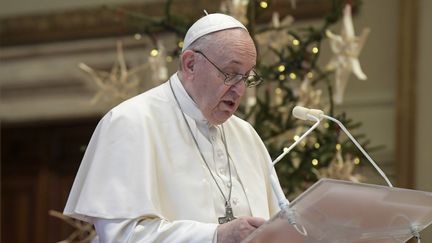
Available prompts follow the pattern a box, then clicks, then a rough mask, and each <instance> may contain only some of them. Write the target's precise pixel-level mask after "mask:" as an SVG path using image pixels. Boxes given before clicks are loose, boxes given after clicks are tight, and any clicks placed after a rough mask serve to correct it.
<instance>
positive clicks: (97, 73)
mask: <svg viewBox="0 0 432 243" xmlns="http://www.w3.org/2000/svg"><path fill="white" fill-rule="evenodd" d="M146 66H147V65H146V64H144V65H140V66H137V67H135V68H132V69H131V70H128V69H127V66H126V61H125V58H124V54H123V47H122V43H121V42H120V41H118V42H117V60H116V62H115V63H114V65H113V66H112V68H111V71H110V72H106V71H102V70H94V69H93V68H91V67H89V66H88V65H87V64H85V63H79V64H78V67H79V68H80V69H81V70H83V71H84V72H86V73H87V74H89V75H90V78H91V79H92V80H93V81H94V83H95V84H96V86H97V88H98V91H97V92H96V94H95V95H94V97H93V99H92V100H91V103H92V104H94V103H96V102H99V101H105V102H108V103H112V104H117V103H118V102H120V101H123V100H125V99H127V98H129V97H131V96H133V95H135V94H137V93H138V92H139V85H140V81H139V79H138V77H137V75H136V73H137V72H138V71H140V70H141V69H143V68H144V67H146Z"/></svg>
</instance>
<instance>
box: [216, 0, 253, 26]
mask: <svg viewBox="0 0 432 243" xmlns="http://www.w3.org/2000/svg"><path fill="white" fill-rule="evenodd" d="M248 4H249V0H225V1H223V2H222V3H221V6H220V9H221V11H222V12H223V13H227V14H229V15H231V16H233V17H234V18H236V19H238V20H239V21H240V22H241V23H242V24H244V25H247V24H248V22H249V20H248V18H247V7H248Z"/></svg>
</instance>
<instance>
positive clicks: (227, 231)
mask: <svg viewBox="0 0 432 243" xmlns="http://www.w3.org/2000/svg"><path fill="white" fill-rule="evenodd" d="M264 222H265V220H264V219H262V218H255V217H248V216H244V217H240V218H238V219H235V220H233V221H231V222H229V223H226V224H221V225H219V226H218V227H217V242H218V243H237V242H240V241H242V240H243V239H245V238H246V237H247V236H248V235H250V234H251V233H252V232H253V231H254V230H255V229H256V228H258V227H260V226H261V225H262V224H263V223H264Z"/></svg>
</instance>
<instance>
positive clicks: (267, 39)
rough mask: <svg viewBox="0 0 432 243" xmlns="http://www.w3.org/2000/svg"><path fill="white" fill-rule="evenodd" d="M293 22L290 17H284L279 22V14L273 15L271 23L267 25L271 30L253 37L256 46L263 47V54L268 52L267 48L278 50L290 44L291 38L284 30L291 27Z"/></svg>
mask: <svg viewBox="0 0 432 243" xmlns="http://www.w3.org/2000/svg"><path fill="white" fill-rule="evenodd" d="M293 22H294V18H293V17H292V16H291V15H287V16H285V18H283V19H282V21H280V18H279V13H277V12H275V13H273V16H272V22H271V23H270V24H269V26H271V28H272V29H271V30H268V31H265V32H262V33H260V34H257V35H255V38H256V40H257V42H258V44H259V45H260V46H262V47H263V52H264V53H266V52H267V51H268V48H269V47H271V48H273V49H276V50H280V49H282V48H284V46H286V45H288V43H290V41H291V40H292V39H293V37H292V36H291V35H290V34H288V32H287V31H286V29H287V28H288V27H289V26H291V24H292V23H293Z"/></svg>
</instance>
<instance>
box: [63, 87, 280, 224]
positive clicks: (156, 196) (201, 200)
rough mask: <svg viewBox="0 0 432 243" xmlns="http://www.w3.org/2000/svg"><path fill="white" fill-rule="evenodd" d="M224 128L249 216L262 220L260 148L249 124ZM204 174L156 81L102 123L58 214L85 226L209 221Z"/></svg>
mask: <svg viewBox="0 0 432 243" xmlns="http://www.w3.org/2000/svg"><path fill="white" fill-rule="evenodd" d="M188 119H191V118H190V117H188ZM190 124H191V125H193V124H195V123H193V122H191V123H190ZM193 129H194V128H193ZM224 129H225V133H226V141H227V145H228V147H229V151H230V154H231V157H232V159H233V164H234V166H235V167H236V170H237V172H238V175H239V178H240V180H241V182H242V184H243V186H244V189H245V192H246V196H247V199H248V201H249V205H250V207H251V212H252V215H253V216H256V217H262V218H265V219H268V218H269V217H270V216H272V215H273V214H275V213H276V212H277V211H278V207H277V203H276V201H275V199H274V197H273V194H272V191H271V186H270V181H269V176H268V173H269V164H270V157H269V155H268V153H267V150H266V149H265V147H264V144H263V143H262V141H261V139H260V138H259V136H258V135H257V134H256V132H255V130H254V129H253V128H252V126H251V125H250V124H249V123H247V122H245V121H243V120H241V119H239V118H237V117H235V116H232V117H231V118H230V119H229V120H228V121H227V122H225V123H224ZM206 170H207V169H206V168H205V167H204V164H203V163H202V161H201V157H200V155H199V152H198V150H197V149H196V147H195V145H194V142H193V140H192V137H191V135H190V134H189V133H188V128H187V127H186V124H185V122H184V120H183V117H182V115H181V113H180V110H179V109H178V107H177V106H176V103H175V100H174V97H173V95H172V93H171V91H170V88H169V84H168V83H164V84H162V85H160V86H158V87H156V88H154V89H152V90H150V91H148V92H145V93H143V94H141V95H138V96H136V97H134V98H132V99H129V100H127V101H125V102H123V103H122V104H120V105H119V106H117V107H115V108H113V109H112V110H111V111H110V112H109V113H107V114H106V115H105V116H104V117H103V118H102V120H101V121H100V122H99V124H98V126H97V127H96V129H95V131H94V134H93V136H92V138H91V140H90V143H89V145H88V147H87V150H86V153H85V155H84V158H83V160H82V162H81V166H80V168H79V171H78V173H77V176H76V178H75V181H74V184H73V187H72V190H71V192H70V195H69V198H68V201H67V204H66V207H65V209H64V213H65V214H66V215H70V216H72V217H75V218H78V219H81V220H85V221H88V222H91V217H98V218H105V219H119V218H123V219H134V218H138V217H142V216H157V217H160V218H163V219H166V220H170V221H172V220H196V221H200V222H204V223H217V216H216V215H215V211H214V205H213V204H214V202H213V198H212V194H211V193H212V191H211V186H210V184H209V183H211V182H212V181H211V178H209V176H208V172H207V171H206ZM273 172H274V171H273ZM215 193H217V192H215Z"/></svg>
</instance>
